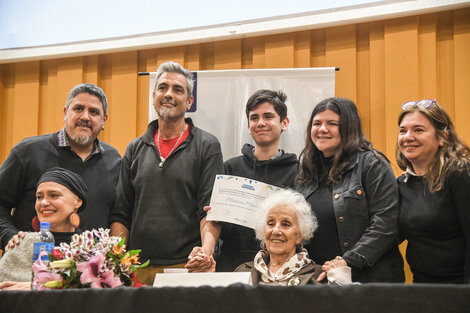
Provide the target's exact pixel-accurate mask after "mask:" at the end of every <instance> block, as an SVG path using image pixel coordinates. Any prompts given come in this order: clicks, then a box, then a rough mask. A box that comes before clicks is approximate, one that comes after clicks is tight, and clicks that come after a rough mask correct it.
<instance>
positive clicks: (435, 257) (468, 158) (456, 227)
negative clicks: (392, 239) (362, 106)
mask: <svg viewBox="0 0 470 313" xmlns="http://www.w3.org/2000/svg"><path fill="white" fill-rule="evenodd" d="M398 125H399V127H400V131H399V134H398V145H397V162H398V165H399V166H400V168H401V169H403V170H405V173H404V174H403V175H401V176H400V177H399V178H398V186H399V191H400V202H401V203H400V205H401V211H400V217H399V229H400V234H401V237H402V239H407V240H408V247H407V250H406V258H407V261H408V263H409V264H410V267H411V271H412V272H413V279H414V281H415V282H418V283H469V282H470V148H469V147H468V146H467V145H465V144H464V143H463V142H462V141H461V140H460V139H459V137H458V135H457V133H456V131H455V128H454V125H453V123H452V121H451V119H450V117H449V115H448V114H447V113H446V111H445V110H444V108H443V107H442V106H441V105H439V104H438V103H437V102H436V101H435V100H421V101H419V102H415V101H412V102H406V103H404V104H403V105H402V112H401V113H400V116H399V117H398Z"/></svg>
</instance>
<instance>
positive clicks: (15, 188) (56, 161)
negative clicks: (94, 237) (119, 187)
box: [0, 133, 121, 248]
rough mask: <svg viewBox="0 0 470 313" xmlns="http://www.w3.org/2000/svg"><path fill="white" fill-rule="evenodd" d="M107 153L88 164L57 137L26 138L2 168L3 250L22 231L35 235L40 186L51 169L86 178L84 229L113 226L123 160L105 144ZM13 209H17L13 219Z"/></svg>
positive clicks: (0, 217)
mask: <svg viewBox="0 0 470 313" xmlns="http://www.w3.org/2000/svg"><path fill="white" fill-rule="evenodd" d="M101 145H102V147H103V149H104V150H103V151H102V152H101V153H98V154H94V155H93V156H91V157H90V158H89V159H88V160H86V161H85V162H83V161H82V159H81V158H80V157H79V156H78V155H76V154H75V153H74V152H73V151H72V150H71V149H70V147H59V146H58V138H57V133H52V134H47V135H42V136H36V137H30V138H26V139H24V140H22V141H20V142H19V143H18V144H16V145H15V146H14V147H13V148H12V149H11V151H10V154H9V155H8V157H7V158H6V160H5V162H3V164H2V166H1V167H0V238H1V247H2V248H3V247H5V245H6V244H7V243H8V240H10V238H11V237H12V236H13V235H15V234H16V233H18V231H19V230H24V231H32V230H33V228H32V226H31V220H32V219H33V217H34V216H35V215H36V211H35V209H34V204H35V202H36V184H37V182H38V180H39V178H40V177H41V175H42V174H43V173H44V172H45V171H46V170H47V169H49V168H51V167H55V166H60V167H63V168H66V169H68V170H71V171H72V172H75V173H77V174H79V175H81V176H82V178H83V179H84V181H85V183H86V184H87V187H88V193H87V198H88V199H87V200H88V204H87V207H86V209H85V210H83V211H82V212H80V219H81V224H80V228H82V229H84V230H89V229H93V228H99V227H105V228H106V227H108V226H109V222H108V219H109V213H110V210H111V206H112V205H113V202H114V199H115V190H116V184H117V181H118V177H119V167H120V164H121V156H120V155H119V153H118V152H117V150H116V149H114V148H113V147H112V146H110V145H108V144H106V143H104V142H101ZM12 208H15V210H14V213H13V215H11V211H12Z"/></svg>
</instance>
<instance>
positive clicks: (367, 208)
mask: <svg viewBox="0 0 470 313" xmlns="http://www.w3.org/2000/svg"><path fill="white" fill-rule="evenodd" d="M317 188H318V182H317V181H316V180H312V181H310V182H307V183H304V184H298V185H297V188H296V189H297V191H299V192H300V193H302V194H303V195H304V196H305V198H306V199H307V201H309V202H310V203H312V202H314V201H315V200H314V199H309V197H310V196H311V195H312V193H313V192H314V191H315V190H316V189H317ZM333 208H334V213H335V217H336V225H337V228H338V235H339V239H340V244H341V249H342V252H343V255H342V257H343V258H344V259H345V260H346V262H347V263H348V264H349V265H350V266H351V267H352V270H353V280H354V281H361V282H368V281H384V282H387V281H388V282H393V281H403V280H404V276H403V260H402V258H401V256H400V253H399V251H398V228H397V219H398V208H399V202H398V186H397V182H396V178H395V175H394V173H393V171H392V169H391V167H390V165H389V164H388V162H387V161H386V160H385V157H381V158H379V157H377V155H376V154H375V153H374V152H373V151H364V152H358V153H356V154H354V155H353V156H351V158H350V160H349V162H348V165H347V166H346V167H345V169H344V171H343V173H342V174H341V175H340V177H339V179H338V181H336V182H335V183H334V184H333ZM320 227H321V226H320Z"/></svg>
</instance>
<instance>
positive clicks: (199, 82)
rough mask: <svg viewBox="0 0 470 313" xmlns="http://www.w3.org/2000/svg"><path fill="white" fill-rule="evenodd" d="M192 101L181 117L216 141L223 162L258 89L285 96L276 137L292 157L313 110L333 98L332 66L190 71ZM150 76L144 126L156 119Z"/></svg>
mask: <svg viewBox="0 0 470 313" xmlns="http://www.w3.org/2000/svg"><path fill="white" fill-rule="evenodd" d="M194 73H195V77H196V84H195V87H196V88H195V90H194V93H193V95H194V99H195V103H194V104H193V107H192V108H191V110H190V111H193V110H194V112H187V113H186V116H187V117H191V118H192V119H193V121H194V124H195V125H196V126H197V127H199V128H201V129H204V130H206V131H208V132H210V133H212V134H214V135H215V136H216V137H217V138H218V139H219V141H220V144H221V146H222V152H223V155H224V160H228V159H229V158H231V157H234V156H237V155H240V154H241V152H240V150H241V148H242V146H243V144H245V143H247V142H248V143H251V144H254V142H253V139H252V138H251V136H250V135H249V134H248V120H247V118H246V113H245V106H246V102H247V100H248V98H249V97H250V96H251V94H253V93H254V92H255V91H257V90H258V89H271V90H282V91H284V92H285V93H286V94H287V101H286V104H287V116H288V117H289V120H290V123H289V128H288V129H287V130H286V131H285V132H283V133H282V135H281V142H280V148H281V149H284V150H285V151H286V152H291V153H296V154H297V156H298V155H299V154H300V152H301V151H302V148H303V147H304V145H305V130H306V128H307V123H308V120H309V118H310V114H311V113H312V110H313V107H314V106H315V105H316V104H317V103H318V102H320V101H321V100H323V99H325V98H328V97H333V96H334V94H335V68H334V67H328V68H296V69H255V70H224V71H198V72H194ZM155 78H156V73H155V72H152V73H150V83H149V122H150V121H152V120H154V119H156V118H157V113H156V112H155V109H154V108H153V101H152V92H153V88H154V86H155Z"/></svg>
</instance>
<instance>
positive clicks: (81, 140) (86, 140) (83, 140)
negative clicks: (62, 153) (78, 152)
mask: <svg viewBox="0 0 470 313" xmlns="http://www.w3.org/2000/svg"><path fill="white" fill-rule="evenodd" d="M79 126H81V127H88V128H89V129H90V130H91V132H92V133H93V125H92V124H91V123H90V122H86V121H79V122H77V123H75V127H79ZM67 135H69V134H67ZM69 139H70V140H71V141H73V143H75V144H76V145H78V146H87V145H89V144H90V143H91V142H92V140H93V136H91V135H90V136H89V135H76V134H75V133H74V132H71V134H70V135H69Z"/></svg>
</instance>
